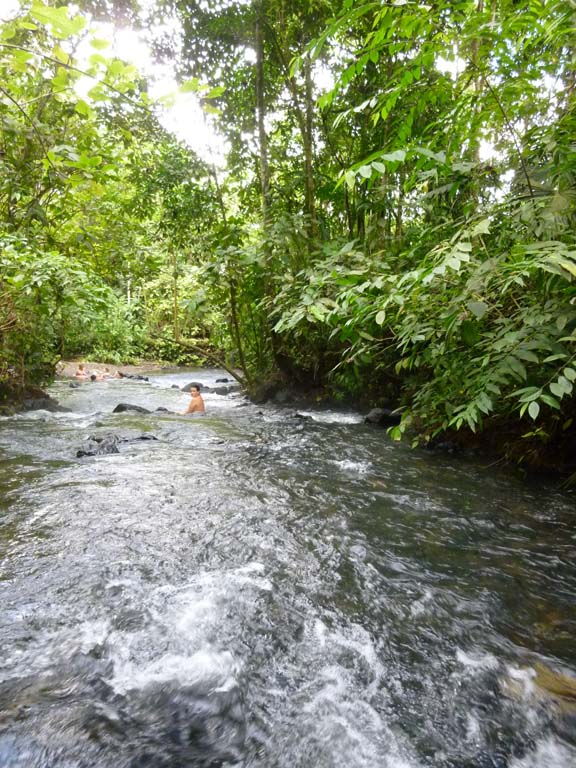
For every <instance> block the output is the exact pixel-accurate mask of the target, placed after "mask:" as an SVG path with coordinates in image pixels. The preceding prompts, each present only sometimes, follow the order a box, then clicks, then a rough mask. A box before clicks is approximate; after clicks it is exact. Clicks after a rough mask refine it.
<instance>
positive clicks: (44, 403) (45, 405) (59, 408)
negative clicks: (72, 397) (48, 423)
mask: <svg viewBox="0 0 576 768" xmlns="http://www.w3.org/2000/svg"><path fill="white" fill-rule="evenodd" d="M22 409H23V410H24V411H50V413H71V411H70V408H64V406H63V405H60V403H59V402H58V400H54V398H53V397H50V396H49V395H45V396H44V397H29V398H26V399H25V400H24V401H23V403H22Z"/></svg>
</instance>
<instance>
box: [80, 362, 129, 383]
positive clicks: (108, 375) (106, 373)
mask: <svg viewBox="0 0 576 768" xmlns="http://www.w3.org/2000/svg"><path fill="white" fill-rule="evenodd" d="M74 377H75V378H76V379H90V381H105V380H106V379H123V378H124V374H123V373H121V372H120V371H115V372H114V373H112V371H111V370H110V368H104V370H103V371H92V373H88V371H87V370H86V368H85V367H84V363H79V364H78V368H77V369H76V373H75V374H74Z"/></svg>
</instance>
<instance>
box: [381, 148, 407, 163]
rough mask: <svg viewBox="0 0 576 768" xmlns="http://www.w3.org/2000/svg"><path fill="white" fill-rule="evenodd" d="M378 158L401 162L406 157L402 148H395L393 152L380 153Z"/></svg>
mask: <svg viewBox="0 0 576 768" xmlns="http://www.w3.org/2000/svg"><path fill="white" fill-rule="evenodd" d="M380 159H381V160H388V161H390V162H397V163H402V162H403V161H404V160H405V159H406V152H405V151H404V150H403V149H397V150H396V151H395V152H385V153H383V154H381V155H380Z"/></svg>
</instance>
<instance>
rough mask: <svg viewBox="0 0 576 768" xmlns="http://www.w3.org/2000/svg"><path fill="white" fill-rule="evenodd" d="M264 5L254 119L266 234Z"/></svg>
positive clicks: (260, 10) (259, 27)
mask: <svg viewBox="0 0 576 768" xmlns="http://www.w3.org/2000/svg"><path fill="white" fill-rule="evenodd" d="M263 26H264V3H263V2H261V3H260V4H259V5H258V13H257V15H256V29H255V38H256V39H255V43H256V119H257V122H258V145H259V153H260V190H261V195H262V223H263V226H264V231H265V233H266V229H267V226H268V224H269V216H270V169H269V166H268V137H267V135H266V125H265V117H266V103H265V96H264V83H265V78H264V38H263Z"/></svg>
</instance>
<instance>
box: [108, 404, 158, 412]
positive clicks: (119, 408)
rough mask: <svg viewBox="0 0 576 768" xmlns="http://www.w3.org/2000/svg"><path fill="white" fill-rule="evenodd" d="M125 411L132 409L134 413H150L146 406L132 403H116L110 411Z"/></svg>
mask: <svg viewBox="0 0 576 768" xmlns="http://www.w3.org/2000/svg"><path fill="white" fill-rule="evenodd" d="M126 411H134V412H135V413H152V411H149V410H148V408H143V407H142V406H141V405H132V404H131V403H118V405H117V406H116V408H114V410H113V411H112V413H125V412H126Z"/></svg>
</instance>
